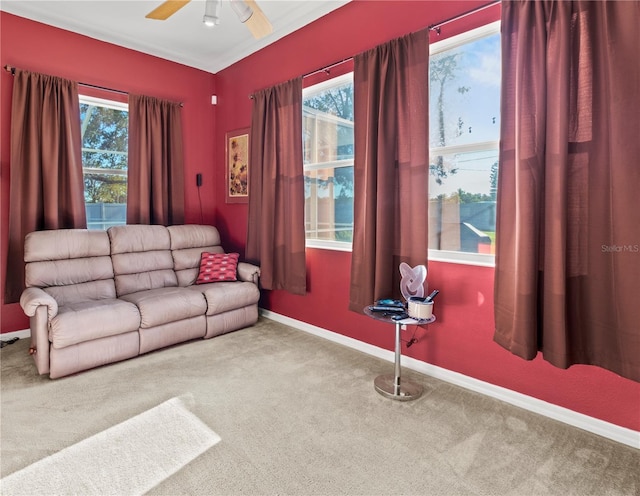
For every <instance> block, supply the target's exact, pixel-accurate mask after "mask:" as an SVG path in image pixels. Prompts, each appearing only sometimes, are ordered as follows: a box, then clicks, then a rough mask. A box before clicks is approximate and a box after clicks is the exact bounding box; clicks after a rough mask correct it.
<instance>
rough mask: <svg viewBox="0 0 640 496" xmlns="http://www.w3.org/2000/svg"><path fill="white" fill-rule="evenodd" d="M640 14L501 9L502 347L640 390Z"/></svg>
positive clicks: (498, 297) (603, 8)
mask: <svg viewBox="0 0 640 496" xmlns="http://www.w3.org/2000/svg"><path fill="white" fill-rule="evenodd" d="M638 19H640V3H638V2H624V1H621V2H614V1H611V2H590V1H545V2H542V1H536V2H533V1H532V2H520V1H517V2H516V1H505V2H503V3H502V52H503V55H502V56H503V65H502V67H503V69H502V71H503V76H502V77H503V80H502V128H501V144H500V171H499V181H498V213H497V228H496V229H497V233H498V236H497V247H496V269H495V289H494V290H495V319H496V331H495V335H494V339H495V341H497V342H498V343H499V344H500V345H502V346H503V347H504V348H506V349H508V350H510V351H511V352H512V353H514V354H516V355H518V356H520V357H522V358H524V359H532V358H534V357H535V356H536V355H537V353H538V352H539V351H541V352H542V355H543V358H544V359H545V360H547V361H549V362H550V363H552V364H553V365H555V366H557V367H561V368H567V367H569V366H570V365H572V364H591V365H597V366H600V367H603V368H606V369H609V370H611V371H613V372H615V373H617V374H620V375H622V376H624V377H627V378H630V379H633V380H635V381H640V353H639V352H638V351H639V350H640V305H639V304H638V301H639V300H638V295H639V294H640V209H639V208H638V191H639V189H640V167H638V157H640V140H639V139H638V137H639V136H640V117H639V116H640V114H639V113H638V109H639V108H640V64H638V49H639V48H640V35H639V31H638V28H637V21H638Z"/></svg>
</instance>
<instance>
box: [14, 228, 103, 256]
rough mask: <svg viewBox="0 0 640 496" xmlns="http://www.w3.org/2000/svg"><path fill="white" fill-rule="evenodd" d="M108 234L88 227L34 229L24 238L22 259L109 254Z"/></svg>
mask: <svg viewBox="0 0 640 496" xmlns="http://www.w3.org/2000/svg"><path fill="white" fill-rule="evenodd" d="M109 253H110V247H109V236H108V235H107V233H106V232H104V231H99V230H88V229H52V230H49V231H34V232H32V233H29V234H27V236H26V237H25V240H24V261H25V262H41V261H45V260H69V259H73V258H92V257H100V256H105V255H107V256H108V255H109Z"/></svg>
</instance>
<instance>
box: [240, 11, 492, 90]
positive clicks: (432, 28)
mask: <svg viewBox="0 0 640 496" xmlns="http://www.w3.org/2000/svg"><path fill="white" fill-rule="evenodd" d="M498 3H500V0H493V1H492V2H489V3H487V4H485V5H481V6H480V7H476V8H475V9H471V10H468V11H467V12H463V13H462V14H458V15H456V16H453V17H450V18H449V19H445V20H444V21H440V22H437V23H435V24H431V25H430V26H428V29H429V31H435V32H436V34H438V35H439V34H440V26H444V25H445V24H448V23H450V22H453V21H457V20H458V19H462V18H463V17H467V16H468V15H471V14H475V13H476V12H480V11H481V10H484V9H487V8H489V7H492V6H494V5H496V4H498ZM349 60H353V57H347V58H346V59H342V60H339V61H338V62H334V63H333V64H329V65H327V66H325V67H322V68H320V69H316V70H315V71H311V72H307V73H306V74H304V75H303V76H302V78H303V79H304V78H306V77H309V76H313V75H314V74H318V73H320V72H326V73H327V74H329V70H330V69H332V68H333V67H336V66H338V65H340V64H343V63H345V62H348V61H349ZM249 98H251V99H252V100H253V94H251V95H249Z"/></svg>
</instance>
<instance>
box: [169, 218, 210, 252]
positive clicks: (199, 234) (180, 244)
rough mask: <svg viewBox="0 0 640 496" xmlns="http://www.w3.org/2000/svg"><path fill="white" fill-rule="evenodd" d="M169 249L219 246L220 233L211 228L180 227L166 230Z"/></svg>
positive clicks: (188, 225) (189, 225) (171, 227)
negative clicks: (169, 238) (169, 240)
mask: <svg viewBox="0 0 640 496" xmlns="http://www.w3.org/2000/svg"><path fill="white" fill-rule="evenodd" d="M167 230H168V231H169V235H170V237H171V249H172V250H182V249H184V248H193V247H196V246H220V233H219V232H218V230H217V229H216V228H215V227H213V226H197V225H191V224H186V225H181V226H169V227H168V228H167Z"/></svg>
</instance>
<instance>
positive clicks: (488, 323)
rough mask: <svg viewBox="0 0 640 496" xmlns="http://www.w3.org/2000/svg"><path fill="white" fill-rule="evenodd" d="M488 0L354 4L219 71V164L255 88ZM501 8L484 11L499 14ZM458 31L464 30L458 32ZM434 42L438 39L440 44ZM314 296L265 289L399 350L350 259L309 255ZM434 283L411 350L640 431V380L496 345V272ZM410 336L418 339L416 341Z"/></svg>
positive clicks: (490, 16)
mask: <svg viewBox="0 0 640 496" xmlns="http://www.w3.org/2000/svg"><path fill="white" fill-rule="evenodd" d="M485 3H487V2H484V1H483V2H446V1H435V0H434V1H429V2H415V1H406V2H405V1H393V2H382V1H381V2H362V1H355V2H352V3H350V4H348V5H346V6H344V7H342V8H340V9H338V10H337V11H335V12H333V13H331V14H328V15H327V16H325V17H324V18H322V19H320V20H319V21H317V22H315V23H313V24H311V25H309V26H306V27H305V28H304V29H302V30H300V31H298V32H296V33H293V34H292V35H290V36H288V37H286V38H283V39H282V40H280V41H278V42H276V43H274V44H273V45H271V46H269V47H267V48H266V49H263V50H261V51H260V52H258V53H256V54H254V55H252V56H250V57H247V58H246V59H244V60H242V61H240V62H238V63H236V64H234V65H233V66H231V67H229V68H227V69H225V70H223V71H221V72H219V73H218V74H217V76H218V78H217V87H218V92H219V95H220V99H219V101H220V104H219V106H218V109H217V110H218V118H219V120H218V123H219V125H218V129H217V134H216V144H217V146H216V164H217V167H218V170H219V174H222V172H221V171H223V170H224V154H223V150H224V133H225V132H226V131H229V130H233V129H237V128H243V127H248V126H249V125H250V122H251V100H250V99H249V98H248V95H249V94H251V93H252V92H253V91H255V90H258V89H261V88H264V87H268V86H271V85H274V84H277V83H280V82H283V81H286V80H288V79H290V78H292V77H296V76H299V75H301V74H306V73H309V72H312V71H314V70H316V69H319V68H322V67H324V66H327V65H330V64H332V63H334V62H337V61H340V60H342V59H344V58H347V57H350V56H352V55H354V54H357V53H359V52H362V51H364V50H367V49H369V48H372V47H373V46H375V45H377V44H379V43H382V42H384V41H387V40H389V39H392V38H394V37H398V36H401V35H403V34H406V33H409V32H412V31H416V30H419V29H421V28H424V27H426V26H429V25H431V24H434V23H436V22H439V21H442V20H444V19H448V18H450V17H452V16H454V15H457V14H459V13H463V12H466V11H468V10H470V9H472V8H474V7H476V6H478V5H484V4H485ZM498 9H499V7H494V8H493V9H488V10H486V11H484V13H482V14H481V16H482V17H483V18H484V19H485V21H487V22H489V21H491V20H495V19H497V18H498V16H499V10H498ZM465 19H466V20H464V21H460V22H458V23H456V24H447V25H445V26H444V27H443V28H442V36H443V37H444V36H449V35H452V34H455V32H458V31H460V30H464V29H466V28H465V23H467V27H468V25H469V22H477V18H476V19H473V17H472V16H469V17H468V18H465ZM454 31H455V32H454ZM432 39H433V38H432ZM222 188H223V185H222V184H220V185H219V186H218V190H217V192H216V193H217V195H216V196H217V197H218V198H220V199H221V201H220V203H219V205H218V207H219V212H220V213H221V218H222V219H224V221H223V222H224V223H223V224H221V225H220V228H221V229H222V231H223V239H225V240H226V241H227V242H228V243H229V244H230V245H231V246H233V247H234V249H238V250H242V249H243V247H244V243H245V240H246V224H247V206H246V205H237V204H229V205H225V204H224V203H223V202H222V199H223V198H224V196H223V195H224V191H223V189H222ZM307 271H308V291H309V292H308V294H307V295H306V296H304V297H302V296H294V295H290V294H288V293H286V292H283V291H271V292H265V295H264V297H263V303H262V305H263V307H264V308H267V309H270V310H272V311H274V312H277V313H279V314H282V315H286V316H289V317H292V318H294V319H297V320H300V321H303V322H307V323H310V324H313V325H316V326H319V327H321V328H325V329H329V330H331V331H334V332H337V333H340V334H343V335H346V336H349V337H352V338H355V339H359V340H361V341H364V342H367V343H371V344H373V345H376V346H381V347H384V348H386V349H393V332H392V328H391V327H390V326H388V325H385V324H380V323H378V322H375V321H373V320H372V319H370V318H368V317H365V316H362V315H359V314H356V313H354V312H349V311H348V310H347V305H348V301H349V296H348V295H349V273H350V253H345V252H337V251H329V250H319V249H308V250H307ZM428 282H429V287H430V288H431V289H435V288H437V289H440V290H441V294H440V295H439V296H438V299H437V300H436V306H435V311H436V314H437V317H438V320H437V322H436V323H434V324H432V325H430V326H428V328H427V329H424V330H422V329H419V330H418V331H417V334H416V337H418V338H419V341H418V343H416V344H415V345H413V346H412V347H411V348H410V349H409V350H406V354H407V355H409V356H411V357H414V358H416V359H418V360H422V361H425V362H428V363H431V364H434V365H437V366H440V367H444V368H446V369H449V370H453V371H456V372H460V373H462V374H465V375H467V376H470V377H474V378H477V379H480V380H482V381H486V382H489V383H492V384H495V385H498V386H502V387H505V388H508V389H511V390H514V391H518V392H521V393H524V394H526V395H529V396H532V397H535V398H539V399H541V400H544V401H547V402H549V403H552V404H555V405H559V406H562V407H566V408H569V409H571V410H574V411H577V412H580V413H583V414H586V415H589V416H592V417H595V418H598V419H602V420H605V421H608V422H611V423H613V424H617V425H620V426H623V427H627V428H631V429H634V430H640V384H638V383H635V382H633V381H630V380H628V379H623V378H620V377H619V376H617V375H615V374H613V373H611V372H608V371H606V370H604V369H600V368H597V367H591V366H573V367H571V368H570V369H568V370H561V369H558V368H555V367H552V366H551V365H549V364H548V363H547V362H545V361H544V360H542V359H541V358H539V357H538V358H537V359H535V360H533V361H530V362H527V361H524V360H522V359H520V358H517V357H515V356H513V355H511V354H510V353H509V352H507V351H505V350H504V349H502V348H500V347H499V346H498V345H496V344H495V343H494V342H493V339H492V335H493V269H492V268H487V267H477V266H471V265H459V264H449V263H438V262H431V263H429V277H428ZM407 337H409V335H407Z"/></svg>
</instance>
